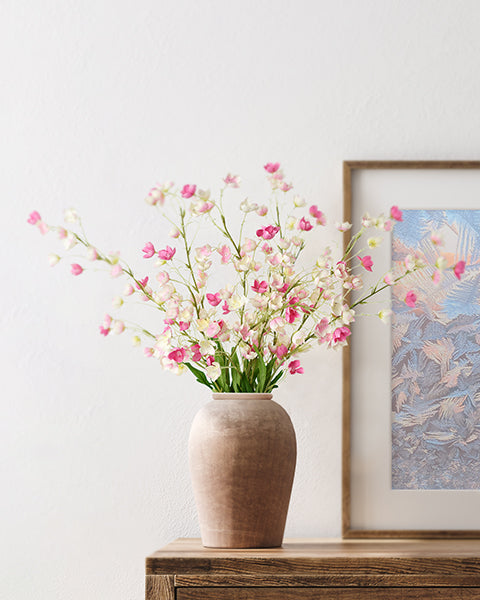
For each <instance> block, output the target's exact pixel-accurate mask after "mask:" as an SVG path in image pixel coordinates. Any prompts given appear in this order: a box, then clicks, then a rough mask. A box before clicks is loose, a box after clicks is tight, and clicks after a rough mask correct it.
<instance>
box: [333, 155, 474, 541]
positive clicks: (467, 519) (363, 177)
mask: <svg viewBox="0 0 480 600" xmlns="http://www.w3.org/2000/svg"><path fill="white" fill-rule="evenodd" d="M343 192H344V221H348V222H351V223H352V222H353V223H354V226H355V227H357V226H358V224H359V222H360V220H361V216H362V214H363V213H364V212H365V211H369V213H370V214H371V215H372V216H375V215H377V214H380V213H384V214H385V215H387V216H388V215H389V214H390V207H391V206H393V205H397V206H398V207H399V208H400V209H424V210H435V211H436V210H443V211H449V210H452V209H460V208H461V209H465V210H476V209H480V161H345V162H344V163H343ZM389 235H391V234H387V237H388V236H389ZM349 241H350V232H346V233H345V234H344V248H345V249H346V247H347V245H348V243H349ZM384 244H385V246H384V248H383V255H381V259H380V260H379V261H376V263H375V264H376V266H377V265H378V274H380V273H383V272H384V271H382V268H383V269H385V271H387V270H388V269H389V268H390V259H391V256H390V253H391V243H390V244H389V241H388V240H385V241H384ZM372 254H373V252H372ZM367 322H368V324H367ZM372 323H373V324H372ZM382 327H383V330H382V329H381V328H382ZM353 330H354V331H353V335H352V336H351V338H350V340H351V342H350V343H349V345H348V346H346V347H345V348H344V349H343V418H342V537H344V538H363V539H368V538H480V511H479V510H478V509H479V508H480V485H479V487H478V489H468V490H466V489H392V475H391V473H392V468H391V465H392V434H391V431H392V404H391V394H392V392H391V384H390V367H391V360H392V353H391V344H390V331H391V329H390V325H384V324H383V323H380V319H378V318H376V319H373V318H368V317H365V318H363V319H358V320H357V321H356V322H355V323H354V324H353Z"/></svg>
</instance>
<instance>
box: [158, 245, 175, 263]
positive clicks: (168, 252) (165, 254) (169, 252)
mask: <svg viewBox="0 0 480 600" xmlns="http://www.w3.org/2000/svg"><path fill="white" fill-rule="evenodd" d="M176 251H177V250H176V248H170V246H167V247H166V248H165V249H163V250H159V251H158V257H159V258H161V259H162V260H171V259H172V258H173V257H174V256H175V252H176Z"/></svg>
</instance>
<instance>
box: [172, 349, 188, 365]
mask: <svg viewBox="0 0 480 600" xmlns="http://www.w3.org/2000/svg"><path fill="white" fill-rule="evenodd" d="M185 354H186V352H185V349H184V348H175V349H174V350H172V351H171V352H169V353H168V355H167V358H169V359H170V360H174V361H175V362H176V363H181V362H183V361H184V359H185Z"/></svg>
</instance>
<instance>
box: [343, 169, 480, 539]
mask: <svg viewBox="0 0 480 600" xmlns="http://www.w3.org/2000/svg"><path fill="white" fill-rule="evenodd" d="M364 169H367V170H372V169H390V170H397V169H416V170H419V169H422V170H429V169H432V170H434V169H437V170H440V169H444V170H446V169H447V170H448V169H466V170H468V169H480V161H345V162H344V163H343V191H344V220H345V221H351V219H352V178H353V174H354V172H355V171H358V170H364ZM349 240H350V233H349V232H347V233H345V235H344V247H345V248H346V246H347V244H348V242H349ZM351 369H352V364H351V350H350V348H349V346H346V347H345V348H344V350H343V420H342V537H344V538H364V539H366V538H470V539H473V538H480V529H475V530H463V529H462V530H458V529H448V528H447V527H446V528H445V529H438V530H431V529H428V530H422V529H418V530H417V529H415V530H413V529H402V530H398V529H388V530H386V529H355V528H353V527H352V525H351V509H352V498H351V449H352V446H351V431H352V429H351V428H352V419H351V386H350V377H351Z"/></svg>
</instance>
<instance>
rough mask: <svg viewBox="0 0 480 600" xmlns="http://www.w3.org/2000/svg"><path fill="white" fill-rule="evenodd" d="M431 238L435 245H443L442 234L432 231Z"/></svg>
mask: <svg viewBox="0 0 480 600" xmlns="http://www.w3.org/2000/svg"><path fill="white" fill-rule="evenodd" d="M430 239H431V241H432V244H434V245H435V246H443V240H442V236H440V235H438V233H432V235H431V236H430Z"/></svg>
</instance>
